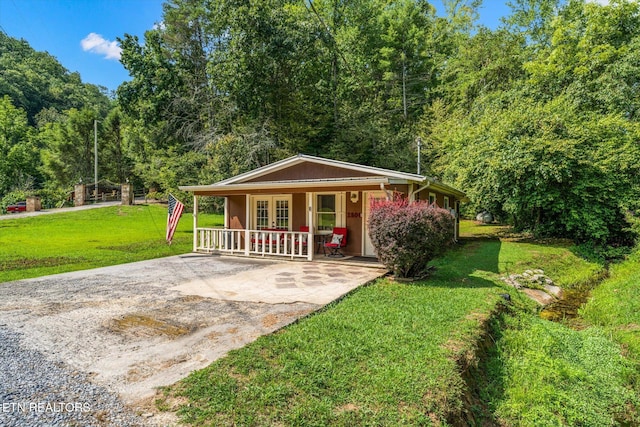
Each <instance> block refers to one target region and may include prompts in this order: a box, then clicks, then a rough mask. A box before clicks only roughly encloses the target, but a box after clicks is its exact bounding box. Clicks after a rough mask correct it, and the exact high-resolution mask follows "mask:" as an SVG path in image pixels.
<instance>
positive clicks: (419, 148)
mask: <svg viewBox="0 0 640 427" xmlns="http://www.w3.org/2000/svg"><path fill="white" fill-rule="evenodd" d="M416 143H417V144H418V175H420V152H421V151H422V138H420V137H417V138H416Z"/></svg>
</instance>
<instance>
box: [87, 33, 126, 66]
mask: <svg viewBox="0 0 640 427" xmlns="http://www.w3.org/2000/svg"><path fill="white" fill-rule="evenodd" d="M80 45H81V46H82V50H84V51H85V52H91V53H97V54H98V55H104V57H105V58H106V59H116V60H118V61H119V60H120V54H121V53H122V48H121V47H120V46H118V42H115V41H113V42H112V41H109V40H107V39H105V38H104V37H102V36H101V35H100V34H96V33H89V35H88V36H87V37H85V38H83V39H82V41H81V42H80Z"/></svg>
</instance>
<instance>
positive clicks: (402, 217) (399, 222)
mask: <svg viewBox="0 0 640 427" xmlns="http://www.w3.org/2000/svg"><path fill="white" fill-rule="evenodd" d="M454 226H455V220H454V218H453V216H452V215H451V214H450V213H449V211H448V210H445V209H441V208H438V207H437V206H435V205H429V204H428V203H427V202H425V201H420V202H415V203H409V202H408V201H407V200H406V199H400V200H394V201H377V202H373V203H372V205H371V214H370V216H369V235H370V237H371V242H372V244H373V246H374V247H375V249H376V252H377V254H378V259H379V260H380V261H381V262H382V263H383V264H384V265H385V266H386V267H387V268H388V269H389V270H391V271H393V273H394V274H395V275H396V276H397V277H420V276H423V275H424V274H425V273H426V271H427V264H428V263H429V261H431V260H432V259H434V258H435V257H437V256H438V255H440V254H442V253H443V252H444V251H445V250H446V249H447V248H448V247H449V246H450V245H451V244H452V243H453V227H454Z"/></svg>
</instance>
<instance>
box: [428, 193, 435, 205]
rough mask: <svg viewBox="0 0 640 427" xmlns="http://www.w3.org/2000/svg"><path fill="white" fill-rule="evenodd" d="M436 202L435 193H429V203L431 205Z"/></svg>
mask: <svg viewBox="0 0 640 427" xmlns="http://www.w3.org/2000/svg"><path fill="white" fill-rule="evenodd" d="M435 202H436V193H429V204H430V205H432V204H434V203H435Z"/></svg>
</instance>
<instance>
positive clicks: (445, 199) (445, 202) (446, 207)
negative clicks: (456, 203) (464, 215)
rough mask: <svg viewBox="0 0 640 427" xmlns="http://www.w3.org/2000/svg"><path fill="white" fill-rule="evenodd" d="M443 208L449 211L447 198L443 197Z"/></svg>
mask: <svg viewBox="0 0 640 427" xmlns="http://www.w3.org/2000/svg"><path fill="white" fill-rule="evenodd" d="M444 208H445V209H446V210H449V209H451V206H450V205H449V197H447V196H444Z"/></svg>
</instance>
